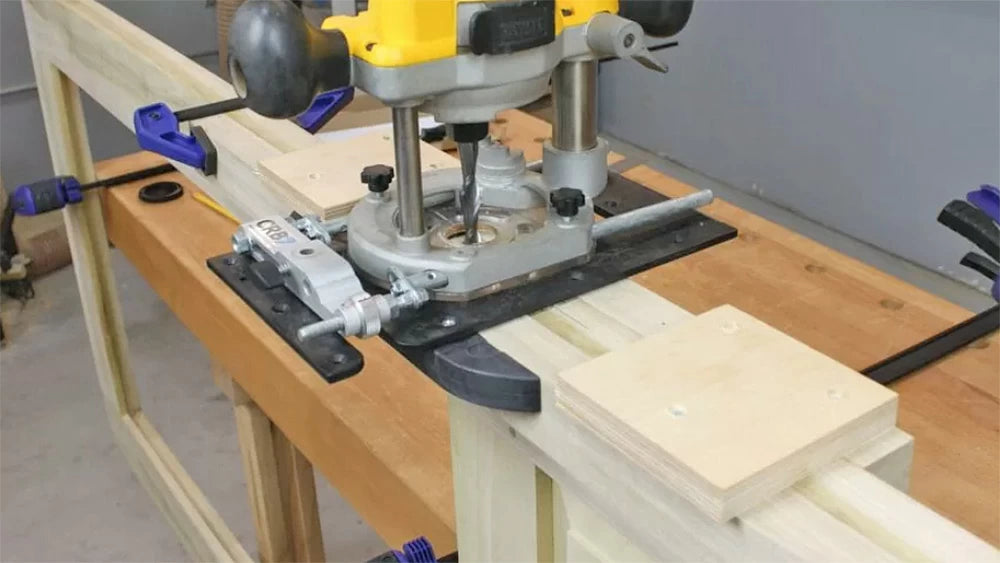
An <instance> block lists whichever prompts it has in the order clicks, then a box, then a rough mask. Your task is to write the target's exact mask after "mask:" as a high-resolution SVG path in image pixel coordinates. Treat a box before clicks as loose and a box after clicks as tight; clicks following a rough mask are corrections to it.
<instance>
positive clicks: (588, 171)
mask: <svg viewBox="0 0 1000 563" xmlns="http://www.w3.org/2000/svg"><path fill="white" fill-rule="evenodd" d="M552 100H553V106H554V108H553V110H554V123H553V125H552V139H551V140H550V141H546V142H545V144H544V145H543V146H542V151H543V154H542V160H543V161H544V163H545V165H544V166H543V167H542V175H543V176H544V177H545V183H546V184H548V185H549V186H550V187H551V188H553V189H555V188H563V187H569V188H576V189H578V190H580V191H582V192H583V193H584V194H585V195H587V196H588V197H596V196H597V195H599V194H600V193H601V192H602V191H604V188H605V186H607V184H608V143H607V141H604V140H603V139H600V138H598V136H597V60H595V59H582V58H581V59H574V60H565V61H563V62H561V63H559V65H558V66H557V67H556V68H555V70H554V71H553V72H552Z"/></svg>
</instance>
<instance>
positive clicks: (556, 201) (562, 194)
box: [549, 188, 587, 217]
mask: <svg viewBox="0 0 1000 563" xmlns="http://www.w3.org/2000/svg"><path fill="white" fill-rule="evenodd" d="M586 201H587V199H586V197H584V195H583V192H581V191H580V190H578V189H576V188H559V189H557V190H552V191H551V192H550V193H549V202H550V203H552V207H554V208H555V210H556V213H557V214H558V215H559V216H560V217H576V214H577V213H578V212H579V211H580V207H582V206H583V204H584V203H585V202H586Z"/></svg>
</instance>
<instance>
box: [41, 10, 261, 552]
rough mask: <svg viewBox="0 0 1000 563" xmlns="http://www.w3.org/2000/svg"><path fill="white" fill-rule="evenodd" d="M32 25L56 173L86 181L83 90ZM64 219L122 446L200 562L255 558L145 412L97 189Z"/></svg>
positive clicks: (89, 169) (89, 165) (89, 172)
mask: <svg viewBox="0 0 1000 563" xmlns="http://www.w3.org/2000/svg"><path fill="white" fill-rule="evenodd" d="M26 23H27V27H28V31H29V37H30V38H31V47H32V61H33V63H34V66H35V77H36V81H37V84H38V99H39V103H40V104H41V107H42V115H43V117H44V119H45V132H46V135H47V136H48V143H49V151H50V152H51V156H52V166H53V169H54V170H55V172H56V173H57V174H71V175H73V176H76V177H77V178H78V179H79V180H80V181H81V182H87V181H89V180H92V179H94V168H93V162H92V159H91V154H90V146H89V144H88V142H87V130H86V126H85V124H84V118H83V107H82V105H81V103H80V91H79V89H78V88H77V87H76V85H75V84H74V83H73V82H72V81H71V80H70V79H69V78H68V77H67V76H66V75H65V74H63V73H62V72H61V71H60V70H59V69H58V68H57V67H56V66H55V65H54V64H52V62H51V61H49V60H48V59H47V58H46V57H45V55H44V54H43V53H42V52H40V51H39V50H38V47H39V45H44V42H45V41H46V39H45V38H43V37H36V36H35V34H34V33H32V30H33V25H32V24H33V21H32V20H31V18H30V17H26ZM64 215H65V219H66V221H65V222H66V230H67V234H68V239H69V244H70V250H71V252H72V254H73V270H74V272H75V274H76V281H77V285H78V287H79V290H80V301H81V304H82V306H83V315H84V320H85V322H86V325H87V333H88V336H89V338H90V348H91V352H92V353H93V357H94V367H95V369H96V371H97V380H98V384H99V385H100V388H101V394H102V395H103V397H104V406H105V410H106V411H107V414H108V419H109V421H110V424H111V429H112V432H113V433H114V435H115V439H116V442H117V444H118V446H119V448H120V449H121V450H122V452H123V453H124V454H125V457H126V459H128V461H129V464H130V465H131V466H132V470H133V471H134V472H135V475H136V477H137V478H138V479H139V481H140V482H141V483H142V484H143V486H145V487H146V489H147V490H148V492H149V493H150V496H151V497H152V498H153V500H154V501H155V502H156V504H157V506H158V507H159V508H160V510H161V511H163V513H164V515H165V516H166V517H167V520H168V522H169V523H170V524H171V526H172V527H173V528H174V529H175V530H176V531H177V534H178V535H179V536H180V538H181V541H182V542H183V543H184V545H185V547H186V548H187V549H188V551H189V552H190V553H191V554H192V555H193V556H194V557H196V558H197V559H200V560H213V561H246V560H248V559H249V557H248V556H247V554H246V551H244V550H243V547H242V546H241V545H240V544H239V542H238V541H236V537H235V536H234V535H233V534H232V532H231V531H230V530H229V528H227V527H226V525H225V523H224V522H223V521H222V519H221V518H220V517H219V515H218V513H217V512H216V511H215V510H214V509H213V508H212V506H211V505H210V504H209V503H208V501H207V499H205V496H204V495H203V494H202V492H201V490H199V489H198V487H197V485H195V484H194V481H192V480H191V478H190V477H189V476H188V474H187V473H186V472H185V471H184V468H183V467H182V466H181V465H180V463H178V461H177V459H176V458H175V457H174V456H173V454H172V453H171V452H170V450H169V448H167V447H166V444H165V443H164V442H163V440H162V438H160V435H159V433H157V432H156V430H155V428H153V426H152V425H151V424H150V423H149V421H148V420H147V419H146V417H145V416H144V415H143V413H142V410H141V408H140V404H139V396H138V392H137V390H136V387H135V382H134V380H133V378H132V371H131V368H130V366H129V361H128V347H127V343H126V338H125V328H124V322H123V321H122V315H121V308H120V305H119V302H118V295H117V291H116V288H115V283H114V277H113V273H112V271H111V263H110V253H109V251H108V243H107V233H106V232H105V230H104V218H103V215H102V212H101V202H100V197H99V196H98V194H97V193H96V192H90V193H88V194H86V195H85V196H84V199H83V202H82V203H80V204H77V205H72V206H69V207H67V208H66V209H65V210H64Z"/></svg>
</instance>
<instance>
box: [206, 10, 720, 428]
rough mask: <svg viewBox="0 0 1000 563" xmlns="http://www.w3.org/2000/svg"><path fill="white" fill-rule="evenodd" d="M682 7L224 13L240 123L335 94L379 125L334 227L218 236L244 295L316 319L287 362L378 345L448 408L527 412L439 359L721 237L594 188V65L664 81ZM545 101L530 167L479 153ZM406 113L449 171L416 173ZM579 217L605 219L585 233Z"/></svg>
mask: <svg viewBox="0 0 1000 563" xmlns="http://www.w3.org/2000/svg"><path fill="white" fill-rule="evenodd" d="M691 9H692V3H691V2H690V1H682V0H668V1H656V0H620V1H619V0H556V1H552V0H530V1H524V0H522V1H482V0H480V1H471V0H370V2H369V3H368V6H367V10H365V11H362V12H361V13H359V14H358V15H356V16H335V17H330V18H327V19H326V20H325V21H324V23H323V26H322V29H316V28H314V27H311V26H310V25H309V24H308V23H307V21H306V20H305V18H304V17H303V16H302V14H301V12H299V10H298V9H297V8H295V7H294V6H293V5H292V4H291V3H289V2H285V1H258V0H251V1H250V2H247V3H246V4H244V5H243V6H242V7H241V8H240V9H239V10H238V11H237V13H236V15H235V17H234V19H233V22H232V26H231V31H230V37H229V53H230V55H229V57H230V58H229V61H228V64H229V68H230V72H231V76H232V77H233V84H234V87H235V89H236V91H237V93H238V94H239V96H240V97H242V98H243V99H244V101H245V104H246V106H247V107H249V108H250V109H252V110H254V111H256V112H258V113H260V114H263V115H265V116H269V117H274V118H286V117H292V116H296V115H298V114H300V113H301V112H303V111H305V110H306V109H307V108H308V107H309V106H310V104H311V103H312V102H313V100H314V98H315V97H316V96H317V95H318V94H320V93H322V92H327V91H331V90H336V89H339V88H344V87H350V86H354V87H358V88H361V89H362V90H364V91H366V92H367V93H368V94H370V95H372V96H374V97H375V98H377V99H379V100H381V101H382V102H383V103H385V104H386V105H388V106H391V107H392V126H393V142H394V147H395V163H394V164H395V166H394V167H393V166H388V165H386V164H384V163H371V166H368V167H367V168H366V169H365V171H364V173H363V174H362V181H364V182H365V183H366V184H368V187H369V194H368V195H367V196H366V197H364V198H362V199H361V200H360V201H358V202H357V203H356V204H355V205H354V207H353V209H352V210H351V212H350V214H349V215H348V216H347V218H346V219H344V220H340V221H333V222H327V223H323V222H321V221H319V220H318V219H316V218H310V217H292V218H284V217H280V216H275V217H267V218H261V219H259V220H256V221H251V222H248V223H245V224H244V225H242V226H241V227H240V228H239V230H238V231H237V233H236V234H235V235H234V239H233V240H234V247H235V249H236V251H237V252H238V253H240V254H241V255H242V256H244V257H245V259H246V260H248V261H250V262H251V264H250V266H252V267H254V268H256V269H257V270H261V271H260V272H257V274H256V275H254V276H250V277H251V278H255V279H263V280H265V284H264V285H265V286H267V285H275V284H277V285H282V286H283V287H284V288H286V289H287V290H288V291H290V292H292V293H293V294H294V295H295V296H296V297H297V298H298V299H299V300H301V302H302V303H304V304H305V305H307V306H308V308H309V309H310V310H311V311H312V313H314V314H315V315H316V316H318V317H319V320H318V321H317V322H312V323H308V324H307V325H306V326H301V327H298V328H297V329H296V342H295V343H294V344H295V345H296V346H297V347H298V348H300V351H301V348H305V347H309V346H313V347H314V346H316V343H315V342H316V341H315V339H318V338H326V337H329V336H330V335H335V336H337V337H340V338H341V339H342V337H344V336H373V335H377V334H380V333H381V334H382V336H383V337H385V338H386V339H387V340H388V341H389V342H390V343H392V344H393V345H394V346H396V348H397V349H399V350H400V351H401V352H403V353H404V354H406V355H407V357H409V358H410V359H411V360H413V361H414V362H415V363H417V364H418V365H420V367H422V368H423V370H424V371H425V372H427V373H428V375H430V376H431V377H432V378H433V379H435V380H436V381H437V382H438V383H439V384H441V385H442V386H444V387H445V388H446V389H448V390H449V391H451V392H452V393H455V394H457V395H460V396H463V397H464V398H467V399H469V400H472V401H474V402H477V403H480V404H487V405H489V406H497V407H501V408H513V409H519V410H533V407H532V405H537V378H534V377H533V376H531V377H521V378H518V377H510V373H506V372H505V373H500V372H498V371H497V370H499V369H500V368H501V367H503V363H502V362H499V363H498V361H497V359H496V358H495V357H492V356H491V357H490V358H489V362H486V363H485V364H483V363H482V362H480V363H479V364H477V367H475V368H471V367H470V366H469V365H468V364H462V362H461V361H458V360H456V359H455V354H456V346H458V347H459V349H458V352H457V354H458V355H459V356H461V355H462V354H465V353H467V352H469V351H470V350H471V348H470V347H469V346H467V345H463V344H462V342H464V341H463V339H467V338H469V337H472V336H474V335H475V334H476V333H477V332H478V331H479V330H482V329H484V328H487V327H489V326H493V325H495V324H498V323H500V322H503V321H506V320H510V319H512V318H515V317H517V316H520V315H523V314H528V313H531V312H533V311H535V310H538V309H540V308H544V307H546V306H549V305H551V304H553V303H556V302H558V301H561V300H564V299H568V298H570V297H573V296H576V295H579V294H581V293H583V292H586V291H589V290H592V289H595V288H597V287H600V286H602V285H606V284H607V283H611V282H613V281H616V280H618V279H621V278H623V277H626V276H628V275H631V274H632V273H635V272H638V271H641V270H643V269H645V268H649V267H651V266H653V265H656V264H660V263H663V262H665V261H667V260H669V259H672V258H675V257H677V256H681V255H683V254H687V253H690V252H693V251H694V250H697V249H698V248H701V247H704V246H707V245H709V244H713V243H715V242H719V241H721V240H725V239H726V238H728V237H731V236H732V235H733V234H734V231H733V230H732V229H731V228H729V227H727V226H725V225H721V224H719V223H716V222H714V221H710V220H707V219H706V218H704V217H702V216H700V215H696V214H693V211H692V210H693V209H694V208H696V207H698V206H701V205H704V204H706V203H708V202H709V201H711V199H712V194H711V193H710V192H707V191H705V192H699V193H697V194H694V195H692V196H689V197H686V198H680V199H676V200H670V201H662V200H663V199H664V198H662V197H661V196H658V195H656V194H652V192H649V191H648V190H645V189H644V188H642V187H641V186H638V185H635V184H632V183H630V182H628V181H627V180H624V179H622V178H621V177H618V176H616V175H611V176H610V182H609V174H608V166H607V157H608V144H607V142H606V141H604V140H602V139H600V138H599V137H598V136H597V108H596V97H597V65H598V61H599V60H601V59H607V58H621V59H627V60H633V61H635V62H637V63H639V64H641V65H642V66H644V67H646V68H649V69H652V70H656V71H660V72H665V68H664V67H663V66H661V65H660V63H658V62H657V61H656V59H655V58H654V56H653V54H652V53H651V52H650V49H651V48H653V49H655V48H656V47H658V46H662V45H664V44H666V42H667V39H666V38H668V37H670V36H672V35H673V34H675V33H677V32H678V31H679V30H680V29H681V28H682V27H684V25H685V23H686V22H687V20H688V17H689V16H690V13H691ZM550 83H551V88H552V93H553V101H554V110H555V119H554V124H553V125H554V126H553V134H552V138H551V140H550V141H546V142H545V143H544V150H543V159H542V162H541V165H540V168H539V167H538V166H535V165H533V166H528V164H527V163H526V162H525V159H524V156H523V154H522V153H521V152H520V151H517V150H511V149H509V148H507V147H505V146H503V145H502V144H500V143H499V142H497V141H494V140H493V139H491V138H490V137H489V135H488V122H489V121H490V120H492V119H494V118H495V116H496V114H497V112H499V111H501V110H505V109H509V108H514V107H518V106H521V105H524V104H526V103H529V102H531V101H533V100H535V99H537V98H539V97H541V96H543V95H544V94H546V93H547V92H548V90H549V85H550ZM418 112H425V113H429V114H432V115H433V116H434V117H435V118H436V119H437V120H438V121H440V122H443V123H446V124H447V125H448V131H449V134H450V135H451V136H452V137H453V139H454V140H455V141H456V143H457V144H458V148H459V151H458V152H459V157H460V158H459V160H460V167H456V168H454V169H449V170H440V169H439V170H431V171H428V172H423V173H422V171H421V165H420V150H419V142H420V140H419V130H418V123H417V115H418ZM609 185H610V186H611V188H610V189H609V188H608V187H609ZM630 186H631V187H630ZM633 188H634V189H635V190H639V191H638V192H635V191H633V192H629V191H628V190H629V189H633ZM622 190H625V191H622ZM609 192H613V193H609ZM630 194H631V195H630ZM636 194H638V196H636ZM643 194H645V195H643ZM650 194H652V195H650ZM646 204H652V205H646ZM595 210H596V211H597V212H598V213H600V214H602V215H605V216H607V217H608V218H606V219H605V220H603V221H600V222H595V220H594V212H595ZM625 211H627V212H625ZM695 219H697V220H695ZM678 221H680V222H681V223H683V225H681V226H678V225H679V224H680V223H678ZM692 221H693V222H692ZM667 227H670V228H667ZM678 229H679V230H678ZM344 231H346V235H345V234H344ZM338 237H339V238H342V239H346V240H343V241H340V243H338V241H337V240H336V239H337V238H338ZM334 248H336V249H337V250H338V251H339V252H338V251H335V250H334ZM218 269H224V268H221V267H219V268H218ZM218 269H217V271H218ZM264 270H266V271H264ZM220 275H223V274H222V273H220ZM223 277H224V278H225V276H224V275H223ZM243 277H244V279H245V278H246V277H247V276H243ZM227 281H229V282H230V285H234V288H236V282H234V281H232V280H227ZM236 289H237V291H240V290H239V288H236ZM241 294H242V292H241ZM244 298H245V299H247V300H248V302H249V301H251V299H249V298H247V297H246V295H244ZM272 324H273V323H272ZM462 346H464V347H462ZM443 350H444V351H443ZM448 350H450V352H448ZM449 353H450V354H451V356H448V354H449ZM465 359H469V358H465ZM470 361H478V360H470ZM498 366H499V367H498ZM357 367H358V368H359V367H360V365H358V366H357ZM494 368H496V369H494ZM521 369H522V371H525V370H523V368H521ZM501 371H502V370H501ZM532 394H534V398H532ZM534 408H537V406H535V407H534Z"/></svg>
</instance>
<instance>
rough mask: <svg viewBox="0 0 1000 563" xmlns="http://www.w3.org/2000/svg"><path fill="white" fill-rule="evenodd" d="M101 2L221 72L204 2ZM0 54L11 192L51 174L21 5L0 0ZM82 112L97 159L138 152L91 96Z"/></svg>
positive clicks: (0, 153) (1, 163)
mask: <svg viewBox="0 0 1000 563" xmlns="http://www.w3.org/2000/svg"><path fill="white" fill-rule="evenodd" d="M103 3H104V4H105V5H107V6H108V7H109V8H111V9H112V10H114V11H115V12H117V13H119V14H120V15H122V16H123V17H125V18H126V19H128V20H129V21H131V22H133V23H135V24H136V25H138V26H139V27H142V28H143V29H145V30H147V31H149V32H150V33H152V34H153V35H154V36H156V37H157V38H159V39H161V40H163V41H164V42H166V43H168V44H169V45H171V46H173V47H174V48H175V49H177V50H179V51H181V52H183V53H185V54H188V55H194V57H193V58H194V59H195V60H197V61H198V62H200V63H202V64H204V65H205V66H206V67H208V68H209V69H211V70H217V55H216V33H215V9H214V8H213V7H212V6H210V5H208V3H207V2H205V1H204V0H127V1H111V2H103ZM0 53H2V59H0V175H2V179H3V184H4V186H5V187H7V188H8V189H9V188H12V187H14V186H16V185H17V184H23V183H26V182H30V181H32V180H37V179H40V178H43V177H46V176H49V175H51V174H52V166H51V162H50V160H49V152H48V145H47V143H46V141H45V129H44V125H43V123H42V114H41V109H40V108H39V105H38V97H37V94H36V91H35V88H34V84H35V77H34V72H33V70H32V67H31V55H30V53H29V51H28V40H27V37H26V35H25V31H24V19H23V16H22V13H21V3H20V2H15V1H11V0H0ZM84 112H85V113H86V117H87V128H88V131H89V134H90V148H91V151H92V152H93V154H94V158H95V159H102V158H108V157H111V156H117V155H121V154H126V153H130V152H135V151H137V150H139V147H138V145H137V144H136V142H135V137H133V136H132V135H131V134H130V133H129V131H128V129H126V128H125V126H123V125H122V124H121V123H119V122H118V121H117V120H116V119H114V118H113V117H111V115H110V114H108V113H107V112H106V111H104V110H103V109H102V108H101V107H100V106H98V105H97V104H95V103H94V102H93V101H92V100H90V99H89V98H88V99H85V100H84Z"/></svg>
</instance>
